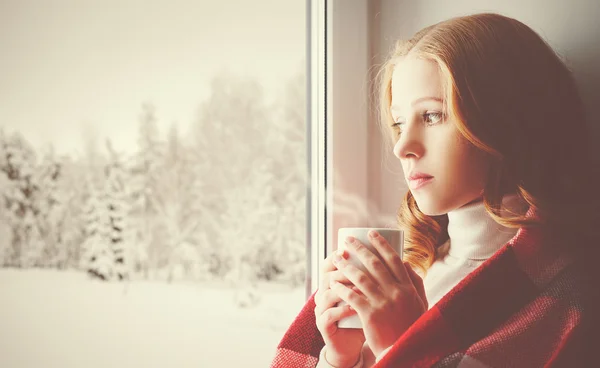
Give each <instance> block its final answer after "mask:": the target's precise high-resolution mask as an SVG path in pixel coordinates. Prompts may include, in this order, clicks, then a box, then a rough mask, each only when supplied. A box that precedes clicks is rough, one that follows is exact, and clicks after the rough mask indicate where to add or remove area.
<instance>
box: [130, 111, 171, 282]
mask: <svg viewBox="0 0 600 368" xmlns="http://www.w3.org/2000/svg"><path fill="white" fill-rule="evenodd" d="M164 150H165V147H164V139H162V138H161V136H160V131H159V129H158V118H157V116H156V109H155V107H154V105H152V104H150V103H144V104H143V105H142V112H141V113H140V116H139V129H138V149H137V151H136V153H135V154H134V155H133V157H132V158H131V162H129V163H128V164H127V166H128V168H129V172H130V178H131V180H130V181H129V185H128V186H127V187H126V190H127V193H128V196H129V198H130V202H131V208H130V220H131V224H132V227H133V228H134V229H135V231H134V233H133V234H132V241H133V249H131V254H130V256H131V257H130V260H131V265H132V269H133V270H134V271H136V272H139V273H142V274H143V275H144V277H146V278H148V277H149V276H150V275H149V272H150V269H152V268H153V269H156V268H157V267H158V266H159V264H160V253H161V252H162V248H163V246H162V237H161V235H160V234H157V233H156V230H157V226H156V221H157V219H158V218H159V215H158V213H157V209H156V208H155V207H154V204H153V202H154V197H155V196H156V195H157V193H159V188H158V181H159V180H160V178H161V177H162V175H163V173H162V172H161V171H160V170H161V165H162V162H163V160H164Z"/></svg>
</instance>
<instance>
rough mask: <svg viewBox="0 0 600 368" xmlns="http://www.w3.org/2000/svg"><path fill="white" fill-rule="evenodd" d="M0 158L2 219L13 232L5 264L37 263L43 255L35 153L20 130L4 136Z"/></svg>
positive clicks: (31, 264)
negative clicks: (3, 213)
mask: <svg viewBox="0 0 600 368" xmlns="http://www.w3.org/2000/svg"><path fill="white" fill-rule="evenodd" d="M2 137H3V139H2V142H1V144H2V145H3V147H2V150H1V152H2V153H3V157H1V158H0V171H2V172H3V178H4V179H3V182H4V191H3V197H4V207H5V209H6V211H5V219H6V220H7V223H8V226H10V228H11V232H12V236H11V238H12V244H10V249H9V251H8V256H7V258H8V259H7V263H6V264H7V265H11V266H19V267H27V266H33V265H37V264H38V263H39V262H40V261H41V258H42V252H43V248H44V247H43V241H42V234H41V232H40V229H39V225H38V222H37V215H38V212H39V210H38V208H37V205H36V201H35V200H36V195H37V192H38V191H39V186H38V184H37V183H36V182H35V177H34V174H35V170H36V164H37V162H36V160H37V158H36V154H35V151H34V150H33V148H32V147H31V145H30V144H29V143H28V142H27V141H26V140H25V139H24V138H23V137H22V135H21V134H19V133H13V134H11V135H8V136H6V135H4V133H2Z"/></svg>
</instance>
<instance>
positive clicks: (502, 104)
mask: <svg viewBox="0 0 600 368" xmlns="http://www.w3.org/2000/svg"><path fill="white" fill-rule="evenodd" d="M409 54H410V55H414V56H416V57H420V58H424V59H428V60H433V61H434V62H436V63H437V65H438V66H439V69H440V71H441V73H442V74H441V75H442V76H443V80H444V83H445V89H444V91H445V92H444V94H445V105H446V107H447V110H448V111H447V113H448V116H449V117H450V118H451V119H452V120H454V121H455V122H456V124H457V128H458V130H459V131H460V133H461V134H462V135H463V136H464V138H466V140H468V141H469V142H470V143H471V144H473V145H474V146H476V147H477V148H479V149H481V150H482V151H484V152H485V153H487V154H489V157H490V161H491V162H492V165H491V167H492V169H491V171H490V172H489V173H488V177H487V182H486V185H485V188H484V192H483V203H484V205H485V208H486V210H487V211H488V212H489V213H490V215H491V216H492V217H493V219H494V220H495V221H497V222H498V223H500V224H502V225H504V226H507V227H513V228H519V227H523V226H543V227H544V229H548V230H549V231H555V232H556V233H557V235H558V234H559V232H558V231H557V230H558V229H563V230H565V229H569V231H564V232H565V233H566V232H571V231H573V232H577V233H581V231H588V230H589V229H590V226H589V225H591V220H590V221H587V219H588V218H591V217H590V216H588V215H589V214H592V213H594V211H596V213H597V207H596V206H595V204H594V205H591V202H590V201H589V194H590V193H592V192H591V191H592V190H596V188H594V187H593V185H592V184H591V183H592V182H594V181H591V180H587V179H586V178H585V176H586V173H589V171H590V170H591V169H592V168H593V163H592V159H591V153H590V150H589V145H588V141H587V140H588V136H587V128H586V124H585V118H584V107H583V103H582V100H581V98H580V96H579V93H578V90H577V87H576V83H575V80H574V77H573V76H572V74H571V72H570V71H569V70H568V68H567V67H566V66H565V64H564V63H563V62H562V61H561V59H560V57H559V56H558V55H557V54H556V53H555V52H554V51H553V49H552V48H551V47H550V46H549V45H548V44H547V43H546V42H545V41H544V40H543V39H542V38H541V37H540V36H538V35H537V34H536V33H535V32H534V31H533V30H532V29H531V28H529V27H528V26H526V25H525V24H523V23H521V22H519V21H517V20H515V19H512V18H509V17H506V16H502V15H499V14H492V13H483V14H474V15H469V16H463V17H457V18H452V19H449V20H447V21H443V22H440V23H437V24H435V25H432V26H429V27H427V28H425V29H423V30H421V31H419V32H417V33H416V34H415V35H414V36H413V37H412V38H411V39H410V40H407V41H399V42H397V44H396V45H395V48H394V50H393V51H392V53H391V55H390V56H389V58H388V59H387V61H386V62H385V63H384V64H383V66H382V67H381V69H380V70H379V73H378V77H377V83H378V91H377V95H378V98H379V105H380V106H379V110H380V111H379V112H380V119H379V120H380V124H381V128H382V130H383V131H384V133H385V135H386V136H388V137H390V136H391V137H393V138H392V139H391V140H390V139H389V138H388V139H386V141H388V144H392V145H393V144H394V143H395V142H394V140H395V139H397V138H394V132H393V130H392V128H391V125H392V124H393V119H392V116H391V113H390V106H391V98H392V90H391V80H392V75H393V71H394V68H395V67H396V65H397V62H398V61H399V60H400V59H401V58H403V57H405V56H407V55H409ZM582 170H584V171H582ZM585 170H587V171H585ZM594 177H595V178H597V176H594ZM506 194H516V195H517V196H518V197H519V199H520V200H521V201H522V202H523V203H524V204H525V205H528V207H529V209H530V210H533V211H534V212H535V216H527V215H526V214H525V213H515V212H509V211H508V209H505V208H503V205H502V198H503V196H504V195H506ZM592 202H594V201H592ZM594 203H595V202H594ZM501 211H502V212H501ZM504 211H507V212H506V213H505V212H504ZM501 214H503V215H501ZM582 218H583V220H582ZM596 218H597V217H596ZM398 222H399V226H400V228H402V229H403V230H404V231H405V253H404V259H405V261H407V262H408V263H409V264H411V266H413V268H416V269H419V270H420V271H422V272H423V273H424V274H426V272H427V270H428V268H429V267H430V266H431V264H432V263H433V262H434V261H435V258H436V250H437V247H438V246H439V245H441V244H442V243H444V242H445V241H446V240H447V239H448V233H447V225H448V217H447V215H442V216H428V215H425V214H424V213H422V212H421V211H420V210H419V207H418V205H417V203H416V202H415V199H414V197H413V196H412V194H411V193H410V191H409V192H408V193H406V195H405V197H404V199H403V201H402V204H401V206H400V208H399V210H398ZM560 239H563V240H566V239H569V238H568V236H567V237H561V238H560Z"/></svg>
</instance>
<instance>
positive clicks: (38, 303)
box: [0, 0, 307, 367]
mask: <svg viewBox="0 0 600 368" xmlns="http://www.w3.org/2000/svg"><path fill="white" fill-rule="evenodd" d="M305 9H306V2H305V1H301V0H297V1H285V2H282V1H269V0H257V1H252V2H250V1H244V0H236V1H234V0H230V1H218V2H217V1H183V0H181V1H179V0H178V1H152V2H140V1H134V0H123V1H108V2H107V1H87V2H78V1H69V0H55V1H51V2H45V1H33V0H26V1H17V0H9V1H2V2H1V3H0V49H2V50H3V53H2V54H3V56H2V58H1V59H0V101H2V102H1V104H0V105H1V107H0V194H1V196H0V201H1V202H0V203H1V204H0V266H2V268H1V269H0V292H1V293H2V295H3V306H2V310H3V313H2V315H1V316H0V330H1V331H4V332H7V331H10V332H13V333H14V334H11V335H10V338H8V336H7V335H6V334H5V336H7V338H6V339H4V340H3V342H2V349H1V351H3V353H2V354H0V366H6V367H42V366H56V367H150V366H154V367H187V366H195V367H238V366H244V367H265V366H268V364H269V362H270V360H271V358H272V357H273V354H274V352H275V348H276V346H277V343H278V342H279V340H280V338H281V337H282V335H283V333H284V332H285V329H286V328H287V326H288V325H289V323H290V322H291V320H292V319H293V317H294V316H295V314H296V313H297V312H298V311H299V309H300V308H301V306H302V305H303V303H304V300H305V290H306V289H305V281H306V278H305V274H306V272H307V267H306V262H307V256H306V247H307V246H306V244H307V239H306V223H307V215H306V200H307V195H306V187H307V152H306V151H307V149H306V147H307V136H306V131H307V129H306V121H307V119H306V116H305V115H306V108H305V104H306V96H305V94H306V75H305V74H306V72H305V69H306V56H305V53H306V10H305ZM17 332H18V333H17Z"/></svg>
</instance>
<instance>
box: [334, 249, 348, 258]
mask: <svg viewBox="0 0 600 368" xmlns="http://www.w3.org/2000/svg"><path fill="white" fill-rule="evenodd" d="M335 254H336V255H337V256H339V257H340V258H346V254H345V252H344V250H343V249H338V250H336V251H335Z"/></svg>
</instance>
